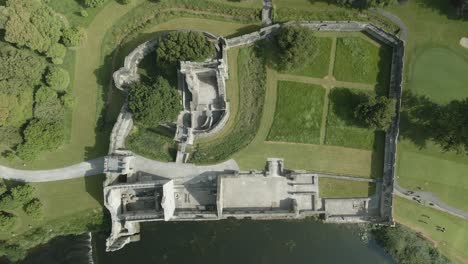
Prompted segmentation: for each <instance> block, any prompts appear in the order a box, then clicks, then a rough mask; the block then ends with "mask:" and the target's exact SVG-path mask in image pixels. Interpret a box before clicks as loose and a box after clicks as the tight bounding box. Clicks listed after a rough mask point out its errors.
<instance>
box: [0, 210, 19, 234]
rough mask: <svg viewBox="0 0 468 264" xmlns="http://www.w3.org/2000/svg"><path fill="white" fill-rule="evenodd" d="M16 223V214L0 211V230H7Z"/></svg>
mask: <svg viewBox="0 0 468 264" xmlns="http://www.w3.org/2000/svg"><path fill="white" fill-rule="evenodd" d="M15 223H16V216H14V215H12V214H9V213H6V212H0V230H1V231H8V230H9V229H11V228H13V226H14V225H15Z"/></svg>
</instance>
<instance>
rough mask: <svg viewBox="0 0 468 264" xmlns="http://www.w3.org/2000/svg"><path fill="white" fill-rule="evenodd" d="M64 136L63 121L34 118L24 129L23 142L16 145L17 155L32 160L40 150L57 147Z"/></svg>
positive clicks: (49, 149)
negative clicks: (52, 121)
mask: <svg viewBox="0 0 468 264" xmlns="http://www.w3.org/2000/svg"><path fill="white" fill-rule="evenodd" d="M64 137H65V134H64V126H63V123H61V122H54V123H50V122H48V121H47V120H44V119H35V120H33V121H31V122H30V123H29V124H28V126H27V127H26V129H25V130H24V143H23V144H21V145H19V146H18V149H17V155H18V157H19V158H21V159H23V160H33V159H35V158H36V156H37V155H38V154H39V153H40V152H41V151H51V150H55V149H57V148H58V147H59V146H60V145H61V144H62V142H63V140H64Z"/></svg>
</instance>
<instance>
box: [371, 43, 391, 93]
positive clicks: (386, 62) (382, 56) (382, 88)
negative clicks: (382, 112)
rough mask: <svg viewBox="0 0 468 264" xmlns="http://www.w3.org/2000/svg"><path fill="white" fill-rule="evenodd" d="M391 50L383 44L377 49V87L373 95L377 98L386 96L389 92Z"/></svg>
mask: <svg viewBox="0 0 468 264" xmlns="http://www.w3.org/2000/svg"><path fill="white" fill-rule="evenodd" d="M392 53H393V49H392V48H391V47H389V46H387V45H385V44H382V47H381V48H380V49H379V65H378V67H379V72H378V74H377V85H376V86H375V93H376V94H377V95H378V96H388V93H389V90H390V78H391V71H392Z"/></svg>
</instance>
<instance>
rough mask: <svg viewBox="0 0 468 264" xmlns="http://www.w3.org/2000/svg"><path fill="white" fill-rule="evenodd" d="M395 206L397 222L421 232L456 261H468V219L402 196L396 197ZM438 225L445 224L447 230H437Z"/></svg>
mask: <svg viewBox="0 0 468 264" xmlns="http://www.w3.org/2000/svg"><path fill="white" fill-rule="evenodd" d="M394 208H395V209H394V216H395V220H396V221H397V222H399V223H401V224H403V225H406V226H408V227H410V228H412V229H414V230H415V231H418V232H421V233H422V234H423V235H424V236H425V237H428V238H429V239H430V240H431V241H433V242H434V243H435V244H436V246H437V248H438V249H439V250H440V251H441V252H442V254H444V255H445V256H447V257H448V258H450V259H451V260H453V261H455V262H456V263H468V251H467V250H466V249H467V248H468V221H466V220H463V219H461V218H458V217H455V216H452V215H450V214H447V213H444V212H440V211H438V210H435V209H432V208H429V207H425V206H422V205H419V204H417V203H416V202H414V201H409V200H406V199H404V198H400V197H395V198H394ZM422 215H426V216H429V218H427V217H423V216H422ZM419 220H422V221H425V222H427V224H425V223H422V222H419ZM436 226H443V227H445V228H446V231H445V232H440V231H437V229H436Z"/></svg>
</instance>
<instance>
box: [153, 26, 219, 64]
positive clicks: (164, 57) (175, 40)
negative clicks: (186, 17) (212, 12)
mask: <svg viewBox="0 0 468 264" xmlns="http://www.w3.org/2000/svg"><path fill="white" fill-rule="evenodd" d="M214 54H215V48H214V46H213V44H212V43H211V42H209V41H208V39H207V38H206V37H205V35H203V33H200V32H193V31H189V32H180V31H174V32H170V33H169V34H167V35H166V36H163V37H161V39H160V40H159V43H158V46H157V48H156V57H157V60H158V62H159V63H161V64H175V63H178V62H179V61H203V60H205V59H207V58H208V57H210V56H213V55H214Z"/></svg>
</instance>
